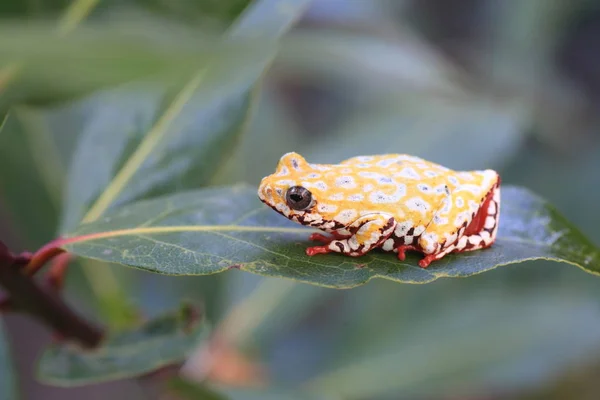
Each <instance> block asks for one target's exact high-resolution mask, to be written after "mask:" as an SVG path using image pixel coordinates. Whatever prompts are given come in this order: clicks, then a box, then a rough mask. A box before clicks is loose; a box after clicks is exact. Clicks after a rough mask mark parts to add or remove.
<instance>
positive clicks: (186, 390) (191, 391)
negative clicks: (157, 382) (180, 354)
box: [169, 378, 327, 400]
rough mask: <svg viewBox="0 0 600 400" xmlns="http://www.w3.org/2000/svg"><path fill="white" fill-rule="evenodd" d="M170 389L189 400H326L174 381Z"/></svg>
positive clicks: (283, 393) (298, 394)
mask: <svg viewBox="0 0 600 400" xmlns="http://www.w3.org/2000/svg"><path fill="white" fill-rule="evenodd" d="M169 389H170V390H171V391H173V392H174V393H176V394H177V395H178V396H180V397H181V398H182V399H187V400H279V399H285V400H325V399H326V398H327V397H324V396H321V395H318V394H312V393H311V394H307V393H300V392H290V391H287V390H283V389H274V388H268V389H234V388H227V387H219V386H216V387H214V388H213V387H207V386H206V385H201V384H197V383H194V382H189V381H186V380H183V379H179V378H177V379H173V380H171V381H170V382H169Z"/></svg>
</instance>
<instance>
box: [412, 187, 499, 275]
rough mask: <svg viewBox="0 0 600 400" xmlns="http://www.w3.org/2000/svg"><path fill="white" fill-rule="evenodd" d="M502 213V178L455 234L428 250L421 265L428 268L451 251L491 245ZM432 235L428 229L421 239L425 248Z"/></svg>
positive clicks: (470, 249)
mask: <svg viewBox="0 0 600 400" xmlns="http://www.w3.org/2000/svg"><path fill="white" fill-rule="evenodd" d="M499 215H500V178H498V180H497V182H496V183H495V184H494V185H493V186H492V188H491V189H490V190H489V191H488V193H487V194H486V196H485V197H484V199H483V201H482V202H481V205H480V206H479V207H478V208H477V210H476V211H475V212H474V214H472V215H471V216H470V218H467V219H466V220H465V221H464V222H463V224H462V226H461V227H460V228H459V229H458V231H456V232H455V233H454V234H451V235H448V234H446V240H445V241H444V242H443V243H442V244H441V246H438V248H435V249H434V250H433V251H430V252H426V256H425V257H424V258H423V259H422V260H421V261H420V262H419V266H421V267H422V268H426V267H427V266H428V265H429V264H430V263H431V262H432V261H434V260H439V259H440V258H442V257H444V256H445V255H447V254H450V253H459V252H463V251H473V250H479V249H484V248H486V247H489V246H491V245H492V244H493V243H494V241H495V240H496V235H497V233H498V217H499ZM431 239H432V238H431V236H430V237H427V231H426V232H425V233H424V234H423V236H422V237H421V240H420V246H421V247H422V248H424V249H428V247H429V248H431Z"/></svg>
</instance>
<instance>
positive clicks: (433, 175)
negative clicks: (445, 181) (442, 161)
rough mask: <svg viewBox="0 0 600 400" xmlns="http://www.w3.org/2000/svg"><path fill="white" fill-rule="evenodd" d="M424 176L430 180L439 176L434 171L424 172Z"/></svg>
mask: <svg viewBox="0 0 600 400" xmlns="http://www.w3.org/2000/svg"><path fill="white" fill-rule="evenodd" d="M423 175H425V176H426V177H428V178H435V177H436V176H438V173H437V172H435V171H432V170H428V171H425V172H423Z"/></svg>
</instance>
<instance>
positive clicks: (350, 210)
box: [258, 153, 500, 268]
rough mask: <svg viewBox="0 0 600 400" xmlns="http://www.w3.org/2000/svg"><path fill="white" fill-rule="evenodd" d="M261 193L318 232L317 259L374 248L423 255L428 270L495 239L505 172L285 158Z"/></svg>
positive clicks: (311, 251)
mask: <svg viewBox="0 0 600 400" xmlns="http://www.w3.org/2000/svg"><path fill="white" fill-rule="evenodd" d="M258 197H259V198H260V200H261V201H262V202H264V203H265V204H267V205H268V206H270V207H271V208H273V209H274V210H275V211H277V212H278V213H280V214H282V215H284V216H286V217H287V218H289V219H291V220H292V221H295V222H298V223H300V224H302V225H306V226H310V227H314V228H318V229H321V230H323V231H325V232H328V233H330V234H331V237H327V236H324V235H321V234H318V233H315V234H313V235H311V236H310V240H316V241H320V242H322V243H324V245H322V246H314V247H309V248H307V249H306V254H307V255H309V256H313V255H315V254H323V253H330V252H336V253H343V254H346V255H349V256H352V257H357V256H361V255H363V254H365V253H367V252H368V251H370V250H372V249H374V248H381V249H383V250H384V251H394V252H397V253H398V258H399V259H400V260H404V259H405V252H406V251H407V250H416V251H419V252H422V253H423V254H424V255H425V257H424V258H423V259H421V261H420V262H419V265H420V266H421V267H422V268H426V267H427V266H428V265H429V264H430V263H431V262H432V261H434V260H439V259H440V258H442V257H444V256H445V255H446V254H449V253H455V252H462V251H472V250H478V249H483V248H486V247H489V246H491V245H492V243H494V240H495V239H496V233H497V231H498V217H499V213H500V176H499V175H498V173H497V172H495V171H493V170H489V169H488V170H484V171H465V172H460V171H453V170H451V169H448V168H446V167H443V166H441V165H438V164H435V163H432V162H429V161H426V160H423V159H421V158H419V157H414V156H410V155H405V154H386V155H376V156H359V157H353V158H350V159H348V160H345V161H342V162H341V163H339V164H310V163H308V162H307V161H306V160H305V159H304V158H303V157H302V156H301V155H299V154H297V153H287V154H285V155H284V156H283V157H281V159H280V161H279V164H278V165H277V169H276V171H275V173H274V174H272V175H269V176H267V177H265V178H263V180H262V181H261V183H260V187H259V189H258Z"/></svg>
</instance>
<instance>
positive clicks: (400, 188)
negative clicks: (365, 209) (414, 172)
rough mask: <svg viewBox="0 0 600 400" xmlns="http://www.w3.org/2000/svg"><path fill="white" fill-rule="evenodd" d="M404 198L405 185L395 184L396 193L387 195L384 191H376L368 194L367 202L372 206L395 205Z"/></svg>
mask: <svg viewBox="0 0 600 400" xmlns="http://www.w3.org/2000/svg"><path fill="white" fill-rule="evenodd" d="M404 196H406V185H404V184H397V185H396V191H395V192H394V193H392V194H388V193H385V192H384V191H381V190H377V191H375V192H372V193H371V194H369V201H371V203H374V204H389V203H397V202H398V201H400V199H402V198H403V197H404Z"/></svg>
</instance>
